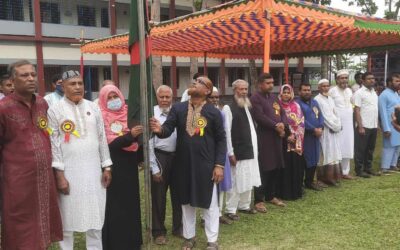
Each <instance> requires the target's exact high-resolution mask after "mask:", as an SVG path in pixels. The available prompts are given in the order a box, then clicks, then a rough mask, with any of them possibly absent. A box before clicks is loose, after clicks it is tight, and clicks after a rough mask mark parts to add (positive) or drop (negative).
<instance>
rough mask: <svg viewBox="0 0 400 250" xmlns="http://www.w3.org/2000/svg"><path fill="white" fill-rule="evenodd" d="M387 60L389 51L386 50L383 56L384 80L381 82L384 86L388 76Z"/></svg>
mask: <svg viewBox="0 0 400 250" xmlns="http://www.w3.org/2000/svg"><path fill="white" fill-rule="evenodd" d="M388 58H389V51H387V50H386V54H385V79H383V82H384V83H385V86H386V79H387V75H388Z"/></svg>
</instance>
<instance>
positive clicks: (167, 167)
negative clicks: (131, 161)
mask: <svg viewBox="0 0 400 250" xmlns="http://www.w3.org/2000/svg"><path fill="white" fill-rule="evenodd" d="M155 155H156V157H157V160H158V161H159V163H160V164H159V167H160V168H161V169H162V178H163V180H162V181H161V182H158V183H157V182H154V181H153V179H152V180H151V200H152V216H153V218H152V225H153V230H152V234H153V237H157V236H160V235H166V233H167V229H166V228H165V225H164V222H165V207H166V200H167V190H168V187H169V191H170V195H171V205H172V232H173V233H174V234H180V233H181V230H182V206H181V204H180V203H179V198H178V192H177V187H176V181H175V178H174V174H173V171H174V170H173V167H174V166H173V160H174V155H173V154H171V153H165V152H161V151H159V150H156V151H155Z"/></svg>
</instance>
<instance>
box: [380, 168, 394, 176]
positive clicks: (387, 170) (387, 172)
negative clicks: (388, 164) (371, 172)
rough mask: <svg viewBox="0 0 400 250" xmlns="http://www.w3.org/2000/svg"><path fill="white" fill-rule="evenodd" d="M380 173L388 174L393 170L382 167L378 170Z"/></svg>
mask: <svg viewBox="0 0 400 250" xmlns="http://www.w3.org/2000/svg"><path fill="white" fill-rule="evenodd" d="M380 173H381V174H382V175H390V174H392V173H393V171H390V170H389V169H382V170H381V171H380Z"/></svg>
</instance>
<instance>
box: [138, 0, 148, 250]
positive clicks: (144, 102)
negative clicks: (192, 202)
mask: <svg viewBox="0 0 400 250" xmlns="http://www.w3.org/2000/svg"><path fill="white" fill-rule="evenodd" d="M137 2H138V6H137V7H138V8H137V10H138V22H139V23H138V25H139V54H140V93H141V95H140V116H141V122H142V125H143V154H144V181H145V182H144V183H145V184H144V192H145V216H146V241H145V242H146V244H145V245H146V249H151V200H150V199H151V197H150V194H151V186H150V162H149V139H150V133H149V113H148V105H149V103H148V99H147V97H148V89H147V87H148V86H147V69H146V66H147V65H146V45H145V43H146V32H145V19H144V1H143V0H138V1H137Z"/></svg>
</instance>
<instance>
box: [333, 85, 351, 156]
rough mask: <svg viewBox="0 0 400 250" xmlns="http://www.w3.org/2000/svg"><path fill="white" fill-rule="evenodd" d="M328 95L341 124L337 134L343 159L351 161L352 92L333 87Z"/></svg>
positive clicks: (348, 89)
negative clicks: (333, 103)
mask: <svg viewBox="0 0 400 250" xmlns="http://www.w3.org/2000/svg"><path fill="white" fill-rule="evenodd" d="M329 95H330V96H331V97H332V99H333V101H334V102H335V107H336V111H337V113H338V115H339V118H340V122H341V123H342V128H343V129H342V130H341V131H340V132H339V142H340V149H341V150H342V158H343V159H345V158H346V159H353V155H354V123H353V104H352V103H351V100H352V97H353V92H352V91H351V89H350V88H346V89H344V90H343V89H341V88H339V87H338V86H335V87H333V88H331V89H330V90H329Z"/></svg>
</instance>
